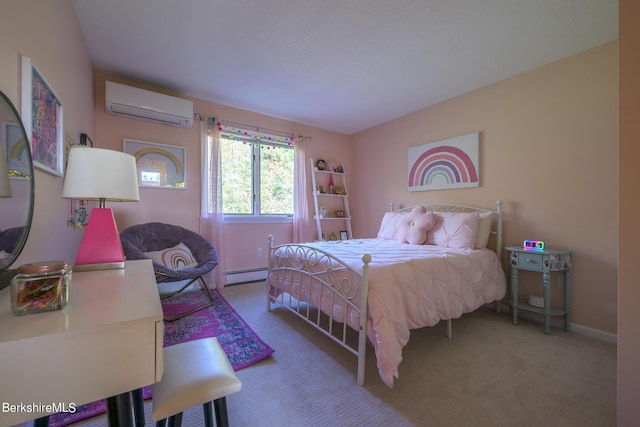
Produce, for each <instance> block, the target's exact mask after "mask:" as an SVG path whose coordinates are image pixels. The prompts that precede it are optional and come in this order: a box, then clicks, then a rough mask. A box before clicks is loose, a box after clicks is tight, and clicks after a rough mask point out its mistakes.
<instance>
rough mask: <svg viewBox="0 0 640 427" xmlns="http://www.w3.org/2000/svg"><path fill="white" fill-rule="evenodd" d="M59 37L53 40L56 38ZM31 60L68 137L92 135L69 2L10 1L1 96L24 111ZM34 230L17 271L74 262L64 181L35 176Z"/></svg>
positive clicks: (82, 50)
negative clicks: (59, 106)
mask: <svg viewBox="0 0 640 427" xmlns="http://www.w3.org/2000/svg"><path fill="white" fill-rule="evenodd" d="M53 34H55V37H52V35H53ZM22 55H25V56H28V57H30V58H31V60H32V62H33V65H35V66H36V67H37V68H38V70H39V71H40V73H41V74H42V75H43V76H44V77H45V79H46V80H47V82H48V83H49V84H50V85H51V87H52V88H53V90H54V91H55V92H56V94H57V95H58V96H59V97H60V99H61V100H62V103H63V108H64V123H63V129H64V132H65V136H66V137H67V138H69V139H71V140H75V141H78V140H79V139H80V133H82V132H88V133H89V134H91V133H93V129H94V114H93V109H94V107H93V103H94V100H93V96H92V88H93V68H92V66H91V60H90V59H89V55H88V53H87V49H86V47H85V45H84V39H83V36H82V34H81V32H80V27H79V25H78V22H77V20H76V15H75V12H74V10H73V7H72V5H71V2H70V1H60V2H42V1H39V0H10V1H4V2H3V3H2V12H1V13H0V90H2V91H3V92H4V93H5V94H6V95H7V96H8V97H9V98H10V99H11V101H12V102H13V103H14V104H15V106H16V108H17V109H18V111H21V105H20V81H21V71H20V68H21V67H20V64H21V56H22ZM35 182H36V188H35V208H34V217H33V225H32V227H31V233H30V234H29V239H28V240H27V244H26V246H25V248H24V251H23V252H22V254H21V255H20V257H18V259H17V260H16V262H15V264H14V266H18V265H20V264H23V263H26V262H33V261H43V260H51V259H66V260H69V261H74V260H75V255H76V252H77V248H78V245H79V244H80V239H81V237H82V231H81V230H77V229H72V228H68V227H67V225H66V224H67V219H68V211H69V202H68V201H67V200H64V199H62V183H63V179H62V178H61V177H57V176H53V175H50V174H47V173H45V172H42V171H40V170H36V172H35Z"/></svg>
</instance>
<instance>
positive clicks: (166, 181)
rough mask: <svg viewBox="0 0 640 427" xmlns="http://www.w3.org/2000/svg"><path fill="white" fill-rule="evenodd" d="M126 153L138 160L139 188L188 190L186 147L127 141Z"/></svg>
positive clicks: (125, 143) (125, 141)
mask: <svg viewBox="0 0 640 427" xmlns="http://www.w3.org/2000/svg"><path fill="white" fill-rule="evenodd" d="M124 152H125V153H129V154H131V155H133V157H135V158H136V167H137V169H138V186H140V187H160V188H178V189H184V188H186V174H185V161H186V148H185V147H179V146H175V145H166V144H156V143H153V142H146V141H135V140H132V139H125V140H124Z"/></svg>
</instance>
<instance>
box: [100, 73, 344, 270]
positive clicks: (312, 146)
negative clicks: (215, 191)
mask: <svg viewBox="0 0 640 427" xmlns="http://www.w3.org/2000/svg"><path fill="white" fill-rule="evenodd" d="M105 80H111V81H116V82H119V83H123V84H127V85H131V86H136V87H140V88H143V89H148V90H154V91H159V92H164V93H167V94H169V95H173V96H180V97H183V98H189V97H187V96H184V95H181V94H179V93H172V92H168V91H162V89H159V88H157V87H153V86H149V85H147V84H144V83H142V82H137V81H131V80H126V79H123V78H121V77H118V76H114V75H108V74H104V73H100V72H98V73H96V77H95V99H96V107H95V117H96V132H95V135H93V136H92V139H93V141H94V143H95V145H96V146H97V147H101V148H109V149H113V150H122V140H123V139H124V138H127V139H134V140H141V141H148V142H155V143H159V144H169V145H178V146H183V147H186V148H187V150H186V151H187V166H186V169H187V188H186V189H185V190H168V189H157V188H140V202H137V203H118V204H114V205H113V206H112V208H113V209H114V212H115V215H116V222H117V223H118V227H119V228H120V229H122V228H124V227H127V226H129V225H133V224H138V223H142V222H148V221H160V222H168V223H173V224H178V225H182V226H183V227H186V228H189V229H192V230H198V228H199V216H200V170H201V169H200V123H199V122H198V121H197V120H196V123H195V124H194V126H193V128H189V129H182V128H174V127H169V126H162V125H157V124H153V123H147V122H143V121H139V120H132V119H128V118H122V117H116V116H112V115H109V114H107V113H106V111H105V108H104V96H105V95H104V82H105ZM190 99H192V100H193V101H194V110H195V112H196V113H199V114H201V115H202V116H205V117H215V118H216V119H219V118H222V119H224V120H228V121H232V122H236V123H245V124H249V125H252V126H257V127H262V128H266V129H274V130H279V131H282V132H289V133H299V134H302V135H305V136H310V137H312V140H311V141H309V142H306V143H305V144H306V145H305V150H306V155H307V156H308V157H319V156H323V158H326V159H329V158H334V159H340V160H341V161H342V162H344V163H345V167H348V166H349V165H350V161H351V159H350V156H349V154H350V152H349V148H348V137H346V136H344V135H339V134H336V133H334V132H328V131H324V130H322V129H317V128H313V127H309V126H304V125H300V124H297V123H293V122H289V121H285V120H281V119H278V118H274V117H269V116H264V115H262V114H257V113H253V112H250V111H245V110H239V109H237V108H233V107H228V106H224V105H219V104H215V103H211V102H208V101H203V100H200V99H193V98H190ZM308 180H309V182H311V181H310V180H311V177H310V175H309V177H308ZM309 185H310V184H309ZM309 188H310V187H309ZM308 205H309V211H310V212H311V209H312V208H313V201H312V200H311V198H309V200H308ZM269 234H274V235H275V237H276V243H278V242H280V243H284V242H289V241H291V236H292V232H291V226H290V225H289V226H285V225H282V224H227V225H226V226H225V247H224V248H222V249H220V250H224V251H225V254H226V261H227V265H226V270H227V271H237V270H244V269H253V268H259V267H266V265H267V251H266V249H267V247H268V244H267V236H268V235H269ZM305 234H306V237H307V239H313V238H315V235H316V232H315V228H314V223H311V222H310V223H309V226H308V227H307V229H306V233H305ZM258 248H262V256H258V251H257V249H258Z"/></svg>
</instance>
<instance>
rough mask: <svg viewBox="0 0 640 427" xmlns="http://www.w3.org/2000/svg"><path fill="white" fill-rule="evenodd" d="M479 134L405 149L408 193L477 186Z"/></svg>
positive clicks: (478, 179)
mask: <svg viewBox="0 0 640 427" xmlns="http://www.w3.org/2000/svg"><path fill="white" fill-rule="evenodd" d="M479 153H480V133H479V132H475V133H469V134H466V135H461V136H456V137H453V138H449V139H444V140H442V141H438V142H432V143H429V144H424V145H419V146H417V147H410V148H409V191H428V190H449V189H454V188H467V187H478V186H479V185H480V178H479V177H480V164H479V157H480V156H479Z"/></svg>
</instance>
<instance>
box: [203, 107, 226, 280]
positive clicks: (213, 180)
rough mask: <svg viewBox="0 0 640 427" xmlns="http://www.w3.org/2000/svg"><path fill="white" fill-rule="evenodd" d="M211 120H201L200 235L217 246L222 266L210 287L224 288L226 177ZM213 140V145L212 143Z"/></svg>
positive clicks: (215, 130)
mask: <svg viewBox="0 0 640 427" xmlns="http://www.w3.org/2000/svg"><path fill="white" fill-rule="evenodd" d="M209 120H210V119H208V118H204V120H201V121H200V151H201V153H200V154H201V156H200V158H201V159H202V168H201V170H202V179H201V182H202V186H201V188H202V196H201V198H200V199H201V200H202V202H201V214H200V217H201V218H200V234H201V235H202V236H203V237H204V238H205V239H207V240H208V241H209V242H211V243H212V244H213V247H214V248H215V249H216V253H217V255H218V266H217V267H216V268H215V269H214V270H213V272H212V274H211V275H210V277H209V285H210V286H211V287H214V288H222V287H224V286H225V285H226V283H227V280H226V275H225V274H224V273H225V271H226V267H225V251H224V214H223V211H222V179H221V178H222V177H221V175H220V173H221V169H220V160H221V159H220V150H219V147H220V135H219V132H218V129H217V128H216V127H215V126H213V125H212V126H209V123H208V121H209ZM210 139H211V143H209V140H210Z"/></svg>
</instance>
